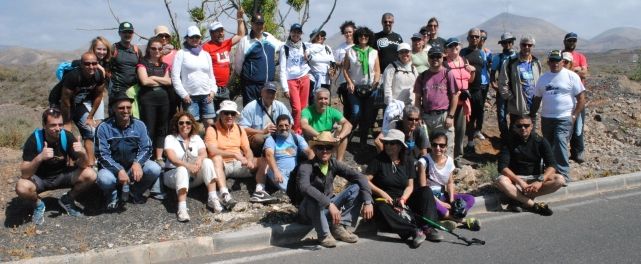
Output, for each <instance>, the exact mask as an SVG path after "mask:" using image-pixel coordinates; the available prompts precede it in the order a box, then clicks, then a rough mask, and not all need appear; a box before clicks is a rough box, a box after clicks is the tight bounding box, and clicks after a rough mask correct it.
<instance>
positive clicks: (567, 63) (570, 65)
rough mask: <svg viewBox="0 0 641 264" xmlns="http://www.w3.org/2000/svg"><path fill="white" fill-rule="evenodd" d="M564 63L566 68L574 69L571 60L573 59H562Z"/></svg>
mask: <svg viewBox="0 0 641 264" xmlns="http://www.w3.org/2000/svg"><path fill="white" fill-rule="evenodd" d="M562 63H563V67H564V68H566V69H568V70H571V69H572V62H571V61H569V60H563V61H562Z"/></svg>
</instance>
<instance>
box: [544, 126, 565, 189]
mask: <svg viewBox="0 0 641 264" xmlns="http://www.w3.org/2000/svg"><path fill="white" fill-rule="evenodd" d="M541 130H542V131H543V137H545V139H547V140H548V142H549V143H550V146H551V147H552V153H554V159H555V160H556V170H557V172H558V173H559V174H561V175H563V177H564V178H565V182H570V181H571V179H570V155H569V153H568V143H569V140H570V136H571V134H572V117H569V116H568V117H561V118H547V117H541Z"/></svg>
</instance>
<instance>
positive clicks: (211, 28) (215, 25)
mask: <svg viewBox="0 0 641 264" xmlns="http://www.w3.org/2000/svg"><path fill="white" fill-rule="evenodd" d="M222 27H223V24H222V23H220V22H218V21H214V22H213V23H211V24H209V27H208V28H209V31H216V29H219V28H222Z"/></svg>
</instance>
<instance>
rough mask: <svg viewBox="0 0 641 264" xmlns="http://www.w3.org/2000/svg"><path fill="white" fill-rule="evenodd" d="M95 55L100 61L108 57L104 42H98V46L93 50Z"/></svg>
mask: <svg viewBox="0 0 641 264" xmlns="http://www.w3.org/2000/svg"><path fill="white" fill-rule="evenodd" d="M93 53H94V54H95V55H96V57H97V58H98V59H99V60H102V59H104V58H105V57H106V56H107V46H105V44H103V43H102V42H100V41H98V42H96V46H95V47H94V48H93Z"/></svg>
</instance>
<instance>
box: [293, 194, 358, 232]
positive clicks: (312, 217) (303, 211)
mask: <svg viewBox="0 0 641 264" xmlns="http://www.w3.org/2000/svg"><path fill="white" fill-rule="evenodd" d="M359 191H360V187H359V186H358V185H356V184H350V185H348V186H347V188H345V190H343V191H342V192H340V193H339V194H338V195H336V196H334V197H332V198H331V203H333V204H335V205H336V207H338V209H339V210H341V221H340V223H341V224H342V225H351V224H352V222H356V219H357V218H358V215H359V213H360V210H361V204H362V199H358V200H357V198H360V197H359V195H358V194H359ZM299 214H300V216H301V218H303V219H304V220H305V221H306V222H312V225H313V226H314V230H316V234H317V235H318V237H325V236H327V234H329V221H328V220H327V218H328V217H331V216H330V215H329V207H328V208H320V206H319V205H318V202H317V201H316V200H314V199H312V198H311V197H309V196H308V195H306V196H305V198H304V199H303V201H302V202H301V204H300V206H299Z"/></svg>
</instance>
